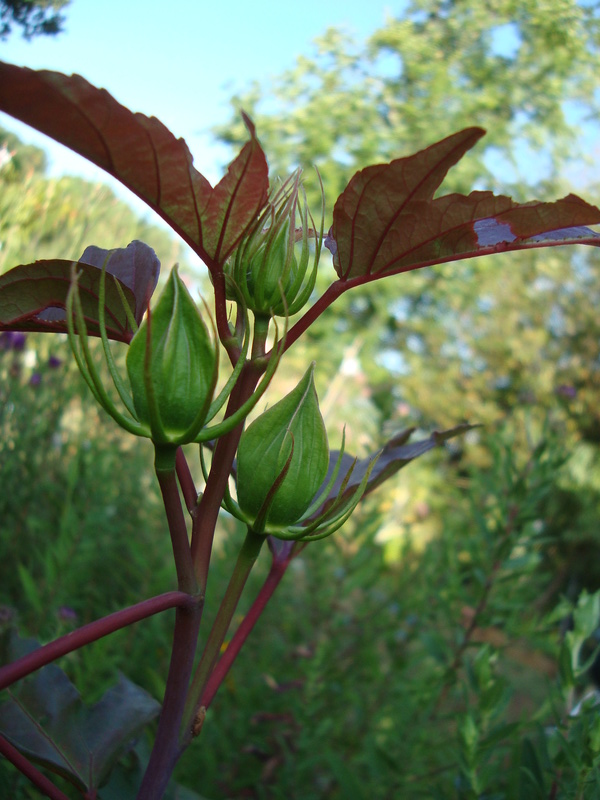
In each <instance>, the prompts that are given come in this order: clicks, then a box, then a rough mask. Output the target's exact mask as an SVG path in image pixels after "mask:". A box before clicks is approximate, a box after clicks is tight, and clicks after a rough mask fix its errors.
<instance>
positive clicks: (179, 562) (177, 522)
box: [156, 465, 198, 594]
mask: <svg viewBox="0 0 600 800" xmlns="http://www.w3.org/2000/svg"><path fill="white" fill-rule="evenodd" d="M156 477H157V479H158V485H159V486H160V491H161V494H162V498H163V503H164V506H165V511H166V513H167V521H168V523H169V533H170V534H171V544H172V546H173V557H174V560H175V569H176V571H177V588H178V589H179V591H182V592H188V593H189V594H196V593H197V590H198V587H197V584H196V576H195V574H194V564H193V561H192V553H191V550H190V543H189V539H188V532H187V525H186V521H185V517H184V515H183V508H182V506H181V500H180V498H179V487H178V486H177V474H176V472H175V470H174V469H164V470H163V469H161V468H160V467H159V466H158V465H157V466H156Z"/></svg>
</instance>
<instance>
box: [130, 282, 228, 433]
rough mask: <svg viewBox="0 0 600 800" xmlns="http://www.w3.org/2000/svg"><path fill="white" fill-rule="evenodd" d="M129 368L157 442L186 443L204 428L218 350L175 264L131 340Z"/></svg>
mask: <svg viewBox="0 0 600 800" xmlns="http://www.w3.org/2000/svg"><path fill="white" fill-rule="evenodd" d="M127 372H128V374H129V382H130V384H131V391H132V396H133V404H134V407H135V411H136V414H137V417H138V419H139V421H140V422H141V423H142V425H146V426H147V427H148V429H149V432H150V437H151V438H152V440H153V441H154V442H155V443H156V444H176V445H179V444H184V443H185V442H190V441H192V440H193V439H194V437H195V436H196V435H197V434H198V433H199V432H200V430H201V428H202V425H203V424H204V421H205V419H206V416H207V413H208V409H209V407H210V403H211V400H212V396H213V392H214V389H215V384H216V380H217V373H218V360H217V350H216V348H215V347H214V346H213V344H212V341H211V338H210V335H209V332H208V329H207V327H206V325H205V324H204V322H203V320H202V317H201V316H200V312H199V311H198V308H197V306H196V304H195V303H194V301H193V299H192V297H191V295H190V293H189V292H188V290H187V288H186V287H185V284H184V283H183V281H182V280H181V278H180V277H179V275H178V274H177V269H174V270H173V271H172V272H171V275H170V276H169V279H168V281H167V284H166V286H165V287H164V289H163V291H162V293H161V295H160V297H159V299H158V302H157V303H156V306H155V307H154V309H153V310H152V312H149V313H148V315H147V317H146V319H145V320H144V322H143V323H142V325H141V326H140V328H139V330H138V331H137V333H136V334H135V336H134V337H133V339H132V340H131V344H130V345H129V351H128V353H127Z"/></svg>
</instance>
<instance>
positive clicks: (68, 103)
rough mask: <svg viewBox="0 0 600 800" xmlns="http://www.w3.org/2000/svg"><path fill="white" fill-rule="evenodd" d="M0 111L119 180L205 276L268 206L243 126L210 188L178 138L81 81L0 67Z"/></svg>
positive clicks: (263, 175)
mask: <svg viewBox="0 0 600 800" xmlns="http://www.w3.org/2000/svg"><path fill="white" fill-rule="evenodd" d="M0 110H2V111H5V112H6V113H7V114H11V115H12V116H13V117H16V118H17V119H20V120H21V121H23V122H25V123H27V124H28V125H31V126H32V127H34V128H37V129H38V130H40V131H42V132H43V133H45V134H47V135H48V136H51V137H52V138H53V139H56V141H58V142H60V143H61V144H64V145H66V146H67V147H69V148H71V150H74V151H75V152H76V153H79V154H80V155H82V156H84V157H85V158H87V159H89V160H90V161H92V162H93V163H94V164H97V165H98V166H99V167H102V168H103V169H105V170H106V171H107V172H109V173H110V174H111V175H113V176H114V177H115V178H117V179H118V180H120V181H121V182H122V183H123V184H124V185H125V186H127V188H129V189H131V191H132V192H135V194H137V195H138V196H139V197H141V198H142V200H144V201H145V202H146V203H147V204H148V205H149V206H150V207H151V208H152V209H154V211H156V212H157V213H158V214H160V216H162V217H163V219H165V220H166V221H167V222H168V223H169V225H171V227H172V228H173V229H174V230H175V231H176V232H177V233H178V234H179V235H180V236H181V237H182V238H183V239H184V240H185V241H186V242H187V243H188V244H189V245H190V247H191V248H192V249H193V250H195V251H196V252H197V253H198V255H199V256H200V257H201V258H202V259H203V260H204V261H205V262H206V263H207V265H208V266H209V268H211V269H217V268H218V267H219V266H220V265H222V264H223V263H224V261H225V260H226V259H227V257H228V256H229V255H230V254H231V252H232V251H233V249H234V248H235V246H236V244H237V243H238V241H239V240H240V238H241V236H242V235H243V233H244V232H245V231H246V230H247V228H248V227H249V226H250V225H251V224H252V223H253V222H254V220H255V219H256V216H257V214H258V212H259V211H260V209H261V208H262V207H263V205H264V204H265V202H266V198H267V190H268V167H267V163H266V159H265V156H264V153H263V151H262V149H261V147H260V144H259V143H258V140H257V139H256V136H255V132H254V127H253V126H252V125H251V124H250V123H249V122H248V123H247V124H248V128H249V131H250V141H249V142H248V143H247V144H246V145H244V147H243V148H242V150H241V152H240V154H239V155H238V156H237V158H236V159H235V160H234V161H233V162H232V163H231V164H230V166H229V169H228V172H227V174H226V175H225V177H224V178H223V179H222V180H221V182H220V183H219V184H218V185H217V186H216V187H215V188H214V189H213V188H212V187H211V185H210V183H209V182H208V181H207V180H206V178H205V177H204V176H203V175H202V174H201V173H200V172H198V170H196V169H195V168H194V166H193V164H192V156H191V154H190V152H189V150H188V147H187V145H186V143H185V142H184V141H183V139H176V138H175V136H173V134H172V133H171V132H170V131H169V130H168V129H167V128H166V127H165V126H164V125H163V124H162V122H160V121H159V120H157V119H156V118H155V117H146V116H144V115H143V114H134V113H133V112H131V111H129V109H127V108H125V107H124V106H122V105H121V104H120V103H118V102H117V101H116V100H115V99H114V98H113V97H112V96H111V95H110V94H109V93H108V92H107V91H105V90H104V89H97V88H96V87H94V86H92V85H91V84H90V83H88V82H87V81H86V80H85V79H84V78H82V77H81V76H79V75H71V76H66V75H61V74H60V73H58V72H48V71H45V70H43V71H39V72H35V71H33V70H30V69H27V68H24V67H17V66H14V65H12V64H5V63H2V62H0Z"/></svg>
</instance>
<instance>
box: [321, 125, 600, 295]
mask: <svg viewBox="0 0 600 800" xmlns="http://www.w3.org/2000/svg"><path fill="white" fill-rule="evenodd" d="M483 134H484V131H483V130H482V129H481V128H467V129H465V130H463V131H459V132H458V133H455V134H453V135H452V136H448V137H447V138H446V139H443V140H442V141H440V142H437V143H436V144H433V145H431V146H430V147H428V148H426V149H425V150H422V151H421V152H419V153H416V154H415V155H412V156H408V157H406V158H400V159H397V160H395V161H392V162H390V163H389V164H377V165H374V166H371V167H367V168H366V169H363V170H361V171H360V172H358V173H356V175H355V176H354V177H353V178H352V179H351V180H350V183H349V184H348V186H347V187H346V189H345V190H344V191H343V192H342V194H341V195H340V197H339V198H338V200H337V202H336V204H335V207H334V211H333V226H332V228H331V230H330V232H329V236H328V237H327V239H326V241H325V244H326V246H327V247H329V249H330V250H331V252H332V253H333V261H334V266H335V269H336V271H337V274H338V275H339V277H340V279H341V280H351V279H355V278H358V279H360V278H366V279H368V280H375V279H376V278H380V277H383V276H385V275H391V274H394V273H398V272H404V271H407V270H412V269H418V268H419V267H424V266H429V265H432V264H436V263H441V262H444V261H453V260H456V259H460V258H471V257H473V256H477V255H488V254H491V253H495V252H500V251H505V250H523V249H527V248H532V247H552V246H556V245H560V244H592V245H598V244H600V235H599V234H597V233H595V232H594V231H592V230H590V229H589V228H586V227H583V226H586V225H593V224H598V223H600V210H599V209H598V208H596V207H595V206H592V205H590V204H589V203H586V202H585V201H584V200H581V199H580V198H579V197H577V196H576V195H573V194H570V195H568V196H567V197H564V198H562V199H561V200H557V201H556V202H554V203H542V202H538V201H533V202H530V203H521V204H520V203H515V202H513V200H511V199H510V198H509V197H505V196H503V195H494V194H493V193H492V192H471V193H470V194H469V195H461V194H449V195H446V196H443V197H437V198H434V193H435V192H436V190H437V189H438V187H439V186H440V184H441V183H442V181H443V179H444V177H445V175H446V173H447V172H448V169H449V168H450V167H451V166H453V165H454V164H456V163H457V162H458V161H459V160H460V158H462V156H463V155H464V154H465V153H466V152H467V150H469V149H470V148H471V147H473V145H474V144H475V143H476V142H477V141H478V140H479V139H480V138H481V136H482V135H483ZM361 282H364V281H361Z"/></svg>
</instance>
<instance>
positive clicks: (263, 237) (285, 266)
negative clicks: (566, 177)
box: [225, 173, 322, 317]
mask: <svg viewBox="0 0 600 800" xmlns="http://www.w3.org/2000/svg"><path fill="white" fill-rule="evenodd" d="M297 223H299V226H297ZM312 223H313V220H312V216H311V215H310V212H309V210H308V207H307V205H306V195H305V192H304V189H303V187H302V185H301V183H300V174H299V173H296V174H294V175H292V176H291V178H289V179H288V180H287V181H286V182H285V183H284V184H283V186H282V187H281V188H280V189H279V191H278V192H277V193H276V194H275V195H274V196H273V197H272V199H271V200H270V201H269V204H268V206H267V208H266V209H265V211H264V212H263V214H262V215H261V217H260V218H259V219H258V221H257V223H256V225H255V227H254V229H253V231H252V232H251V233H250V234H249V235H248V236H247V237H246V238H245V239H244V240H243V241H242V243H241V244H240V246H239V247H238V249H237V250H236V252H235V253H234V255H233V256H232V258H231V259H230V260H229V261H228V263H227V264H226V267H225V271H226V274H227V275H228V277H229V278H231V280H232V282H233V283H234V284H235V287H236V289H235V290H230V295H229V296H230V299H232V300H237V299H239V296H240V294H241V296H242V297H243V300H244V303H245V305H246V306H247V307H248V308H249V309H250V310H251V311H253V312H254V314H255V315H262V316H267V317H269V316H271V315H272V314H275V315H278V316H286V314H295V313H296V312H298V311H300V309H301V308H302V307H303V306H304V305H305V303H306V302H307V301H308V298H309V297H310V293H311V292H312V290H313V288H314V285H315V280H316V273H317V266H318V263H319V255H320V251H321V239H322V236H319V235H318V234H317V233H316V232H315V230H314V227H313V225H312ZM311 238H314V239H315V240H316V241H315V246H314V253H313V254H312V255H311V246H310V239H311Z"/></svg>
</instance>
